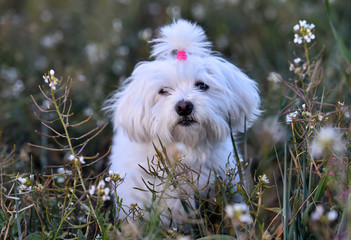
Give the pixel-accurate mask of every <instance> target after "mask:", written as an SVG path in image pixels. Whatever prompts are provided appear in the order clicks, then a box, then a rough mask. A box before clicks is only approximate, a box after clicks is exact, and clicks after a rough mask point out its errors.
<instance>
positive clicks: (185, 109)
mask: <svg viewBox="0 0 351 240" xmlns="http://www.w3.org/2000/svg"><path fill="white" fill-rule="evenodd" d="M193 109H194V105H193V104H192V103H191V102H190V101H184V100H181V101H179V102H178V103H177V104H176V105H175V110H176V112H177V113H178V115H179V116H188V115H189V114H190V113H191V112H192V111H193Z"/></svg>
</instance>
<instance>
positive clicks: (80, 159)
mask: <svg viewBox="0 0 351 240" xmlns="http://www.w3.org/2000/svg"><path fill="white" fill-rule="evenodd" d="M79 162H81V164H85V161H84V157H83V156H79Z"/></svg>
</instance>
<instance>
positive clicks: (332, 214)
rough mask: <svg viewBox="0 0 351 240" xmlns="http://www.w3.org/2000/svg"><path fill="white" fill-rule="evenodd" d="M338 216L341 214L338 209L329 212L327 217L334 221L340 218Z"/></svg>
mask: <svg viewBox="0 0 351 240" xmlns="http://www.w3.org/2000/svg"><path fill="white" fill-rule="evenodd" d="M338 216H339V214H338V212H337V211H336V210H331V211H330V212H328V213H327V219H328V221H329V222H334V221H335V220H336V219H338Z"/></svg>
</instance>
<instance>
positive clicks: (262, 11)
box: [0, 0, 351, 168]
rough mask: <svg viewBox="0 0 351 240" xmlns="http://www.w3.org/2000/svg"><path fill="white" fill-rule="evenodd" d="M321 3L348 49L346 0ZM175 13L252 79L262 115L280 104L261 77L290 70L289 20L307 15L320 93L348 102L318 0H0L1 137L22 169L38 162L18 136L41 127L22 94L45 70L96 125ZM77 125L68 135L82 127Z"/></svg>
mask: <svg viewBox="0 0 351 240" xmlns="http://www.w3.org/2000/svg"><path fill="white" fill-rule="evenodd" d="M330 8H331V13H332V17H333V22H334V25H335V28H336V31H337V32H338V34H339V36H340V37H341V39H343V40H344V41H345V44H346V46H347V47H349V46H350V43H351V40H350V39H351V37H350V36H351V24H349V23H350V22H351V13H350V12H351V2H350V1H345V0H344V1H342V0H334V1H332V2H331V5H330ZM179 17H182V18H186V19H189V20H192V21H196V22H198V23H199V24H200V25H201V26H203V27H204V29H205V31H206V32H207V35H208V38H209V39H210V40H211V41H212V42H213V43H214V50H216V51H219V52H221V53H222V54H223V55H224V57H225V58H227V59H228V60H230V61H231V62H233V63H234V64H236V65H238V66H239V67H240V68H243V69H244V71H245V72H246V73H247V74H248V75H249V76H251V77H252V78H253V79H255V80H257V81H258V82H259V85H260V89H261V96H262V99H263V105H262V109H264V110H265V113H264V114H265V115H266V116H269V115H276V114H278V112H279V110H280V109H281V107H282V106H281V105H282V104H283V103H282V102H281V101H280V99H279V96H281V95H282V94H284V93H282V92H280V91H281V90H279V91H278V92H274V91H272V86H271V85H270V84H269V82H268V80H267V76H268V75H269V73H270V72H278V73H279V74H280V75H281V76H282V77H283V79H288V78H289V77H291V76H292V73H291V72H289V62H292V61H293V59H294V58H295V57H296V56H301V55H303V54H302V53H303V52H302V50H301V52H295V50H296V48H295V47H294V44H293V43H292V40H293V30H292V27H293V26H294V25H295V24H296V23H297V22H298V20H300V19H306V20H307V21H308V22H312V23H314V24H315V25H316V45H317V46H316V47H314V48H313V49H312V51H319V50H320V49H322V48H324V51H323V52H322V57H323V61H324V63H325V64H324V66H325V74H327V75H328V79H330V80H331V81H327V82H325V84H326V86H327V87H329V89H328V88H327V90H328V91H330V90H333V92H334V93H333V94H332V95H333V96H334V97H333V100H334V99H335V101H337V100H340V101H343V102H344V101H346V102H348V101H349V100H350V99H345V97H346V98H347V97H349V92H350V90H349V89H348V88H345V87H343V86H344V85H343V84H341V83H340V82H341V81H349V78H348V75H349V74H350V71H351V70H350V68H349V66H348V67H347V65H346V62H345V60H344V59H343V58H342V55H341V54H340V52H339V51H338V47H337V44H336V41H335V39H334V37H333V33H332V31H331V29H330V26H329V23H328V18H327V14H326V9H325V5H324V2H323V1H313V0H309V1H302V0H301V1H287V0H261V1H259V0H246V1H242V0H202V1H188V0H181V1H171V0H165V1H146V0H101V1H93V0H84V1H83V0H77V1H72V0H71V1H58V0H50V1H44V0H31V1H29V0H27V1H19V0H15V1H14V0H7V1H4V0H2V1H0V103H1V104H0V131H1V132H2V142H3V143H5V144H7V145H9V146H12V145H14V144H15V145H16V146H17V148H18V149H21V153H23V154H22V155H21V156H22V160H24V161H20V162H19V164H20V165H21V164H22V167H24V168H28V166H29V165H28V164H27V163H28V161H29V160H28V156H29V153H31V154H32V155H33V159H34V160H35V163H36V164H37V166H38V167H39V166H40V164H41V163H40V160H39V159H42V157H43V156H41V155H42V154H43V153H41V152H40V151H39V150H33V149H29V148H28V147H27V143H28V142H34V143H38V144H43V143H42V142H41V141H43V140H42V139H40V136H38V135H37V134H35V133H34V130H33V129H40V123H39V121H38V120H37V119H36V118H35V117H34V115H33V112H34V111H35V107H34V105H33V102H32V101H31V99H30V97H29V95H30V94H34V95H35V97H39V99H40V96H39V95H38V85H39V84H42V83H43V79H42V75H43V73H44V72H47V71H49V70H50V69H54V70H55V71H56V75H57V76H63V77H64V78H66V77H68V76H70V77H72V78H73V80H74V86H73V89H72V92H71V97H72V99H73V102H74V105H73V106H74V109H73V112H75V113H76V114H77V115H78V116H77V117H78V119H79V118H82V119H83V118H84V117H86V116H84V115H89V114H90V113H94V117H93V120H94V121H91V122H90V124H91V125H89V124H88V125H87V129H88V128H91V126H95V124H96V122H97V123H98V124H100V125H101V124H102V122H103V121H107V120H106V119H105V118H104V115H103V113H102V112H101V107H102V104H103V102H104V100H105V99H106V98H107V97H108V95H109V94H111V92H112V91H113V90H114V89H116V88H117V87H118V85H119V84H120V82H121V81H122V80H123V79H125V78H126V77H127V76H129V75H130V73H131V72H132V70H133V68H134V66H135V64H136V63H138V62H139V61H144V60H149V59H150V58H149V52H150V44H148V40H149V39H150V38H152V37H153V36H155V34H156V33H157V29H158V28H159V27H160V26H162V25H164V24H166V23H169V22H171V21H172V19H173V18H179ZM317 53H318V52H316V53H315V54H317ZM340 70H341V71H340ZM343 75H344V76H343ZM345 76H346V77H345ZM333 79H334V80H335V81H333ZM340 79H342V80H340ZM338 86H340V87H339V88H338ZM80 115H82V116H80ZM263 118H264V117H263ZM79 131H81V132H79V133H78V132H77V133H76V134H77V135H80V134H81V133H82V132H85V131H86V129H84V128H83V127H82V128H80V130H79ZM111 135H112V129H111V127H110V129H109V130H108V131H105V132H104V134H102V135H100V136H99V138H100V140H99V141H96V142H95V143H94V144H91V146H90V147H89V151H91V152H92V153H96V152H98V151H100V150H101V149H106V148H107V147H108V145H109V144H110V137H111ZM32 151H34V152H32ZM36 151H37V152H36ZM87 154H88V153H87ZM55 159H57V160H56V161H61V160H60V159H61V158H60V157H59V156H57V157H56V158H55V157H52V158H50V161H52V162H55Z"/></svg>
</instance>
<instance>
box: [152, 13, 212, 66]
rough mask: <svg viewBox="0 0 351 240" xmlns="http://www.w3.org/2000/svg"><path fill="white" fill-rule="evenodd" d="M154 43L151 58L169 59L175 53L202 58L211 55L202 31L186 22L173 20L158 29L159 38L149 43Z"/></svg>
mask: <svg viewBox="0 0 351 240" xmlns="http://www.w3.org/2000/svg"><path fill="white" fill-rule="evenodd" d="M150 42H151V43H155V44H154V46H153V47H152V51H151V56H152V57H156V59H164V58H168V57H171V56H172V55H173V54H174V52H175V51H184V52H186V54H187V55H196V56H199V57H204V56H206V55H210V54H211V49H210V48H211V46H212V44H211V43H210V42H209V41H207V37H206V34H205V32H204V30H203V29H202V28H201V27H199V26H198V25H196V24H194V23H191V22H189V21H187V20H183V19H179V20H174V21H173V23H171V24H170V25H166V26H164V27H162V28H161V29H160V36H159V37H158V38H155V39H153V40H151V41H150Z"/></svg>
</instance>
